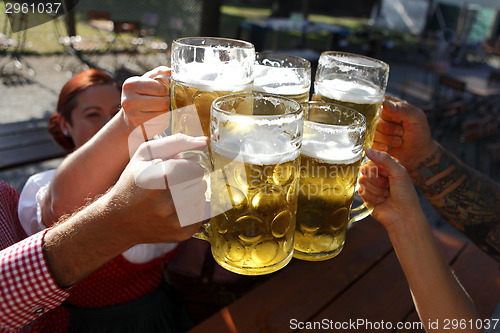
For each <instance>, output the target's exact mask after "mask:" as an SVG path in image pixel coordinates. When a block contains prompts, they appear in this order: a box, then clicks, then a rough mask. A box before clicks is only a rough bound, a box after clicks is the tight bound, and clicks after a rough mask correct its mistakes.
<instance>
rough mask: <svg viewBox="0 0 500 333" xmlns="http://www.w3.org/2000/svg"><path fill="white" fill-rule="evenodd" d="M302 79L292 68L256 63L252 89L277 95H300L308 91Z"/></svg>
mask: <svg viewBox="0 0 500 333" xmlns="http://www.w3.org/2000/svg"><path fill="white" fill-rule="evenodd" d="M303 80H304V79H303V78H302V77H301V76H300V74H299V73H298V72H297V69H294V68H279V67H268V66H263V65H256V66H255V67H254V83H253V89H254V91H259V92H264V93H271V94H278V95H300V94H303V93H306V92H308V91H309V86H305V85H304V84H303V83H301V81H303Z"/></svg>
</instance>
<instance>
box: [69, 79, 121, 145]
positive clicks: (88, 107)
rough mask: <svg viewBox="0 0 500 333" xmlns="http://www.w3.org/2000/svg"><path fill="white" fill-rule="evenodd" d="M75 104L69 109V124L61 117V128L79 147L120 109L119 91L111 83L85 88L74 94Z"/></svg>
mask: <svg viewBox="0 0 500 333" xmlns="http://www.w3.org/2000/svg"><path fill="white" fill-rule="evenodd" d="M76 102H77V106H76V107H75V108H74V109H73V110H72V111H71V124H69V123H68V122H67V121H65V120H64V119H63V118H62V117H61V121H60V123H61V129H62V130H63V131H66V132H67V133H68V134H69V136H71V138H72V139H73V142H74V143H75V147H76V148H79V147H81V146H82V145H83V144H84V143H85V142H87V141H88V140H89V139H90V138H92V137H93V136H94V134H96V133H97V132H98V131H99V130H100V129H101V128H102V127H103V126H104V125H105V124H106V123H107V122H108V121H110V120H111V118H113V117H114V115H115V114H116V113H118V111H119V110H120V92H119V91H118V89H117V88H116V87H115V86H113V85H101V86H93V87H90V88H87V89H86V90H84V91H83V92H81V93H79V94H78V95H76Z"/></svg>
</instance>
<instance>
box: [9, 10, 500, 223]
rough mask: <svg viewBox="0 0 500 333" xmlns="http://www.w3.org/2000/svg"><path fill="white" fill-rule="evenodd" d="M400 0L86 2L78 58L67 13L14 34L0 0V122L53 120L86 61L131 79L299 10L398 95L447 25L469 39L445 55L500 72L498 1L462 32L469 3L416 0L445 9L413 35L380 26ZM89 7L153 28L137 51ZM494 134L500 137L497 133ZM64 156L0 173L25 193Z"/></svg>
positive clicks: (322, 37)
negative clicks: (366, 61)
mask: <svg viewBox="0 0 500 333" xmlns="http://www.w3.org/2000/svg"><path fill="white" fill-rule="evenodd" d="M66 1H70V0H66ZM394 1H403V2H404V1H407V0H364V1H347V0H341V1H322V0H309V1H308V0H294V1H288V0H286V1H285V0H183V1H177V0H170V1H165V0H148V1H145V0H121V1H113V0H81V1H79V2H78V3H77V4H76V7H75V9H74V11H73V14H74V19H75V20H74V23H75V25H74V30H75V35H78V36H81V37H80V39H78V40H76V39H73V41H74V42H75V43H74V45H75V47H76V48H77V49H79V51H81V54H80V55H79V57H76V56H75V53H74V52H71V51H72V50H71V49H70V47H69V43H68V41H70V39H69V36H68V33H67V31H68V30H67V29H66V26H65V22H64V20H63V18H58V19H56V20H52V21H50V22H47V23H45V24H42V25H39V26H36V27H33V28H31V29H29V30H26V31H21V32H19V33H12V32H11V31H10V26H9V24H8V22H7V17H6V15H5V14H4V10H3V3H0V9H1V10H2V11H1V13H0V28H1V29H2V31H1V34H0V87H1V88H0V92H1V94H2V98H0V124H2V123H10V122H16V121H21V120H28V119H39V118H48V117H49V116H50V114H51V113H52V112H53V111H54V110H55V104H56V102H57V96H58V93H59V90H60V88H61V87H62V85H63V84H64V83H65V82H66V81H67V79H68V78H69V77H70V76H71V75H72V74H74V73H75V72H78V71H79V70H81V69H83V68H85V66H86V65H85V63H84V62H82V60H88V61H89V62H90V63H91V64H98V65H99V66H100V67H102V68H104V69H107V70H109V71H112V72H114V73H115V74H116V75H117V76H119V77H120V78H121V79H122V80H124V79H125V78H126V77H128V76H131V75H140V74H142V73H144V72H145V71H146V70H148V69H150V68H153V67H154V66H157V65H161V64H164V65H169V64H170V60H169V58H170V57H169V47H170V44H171V41H172V40H173V39H175V38H178V37H183V36H196V35H214V36H215V35H218V36H221V37H229V38H241V37H242V35H241V34H240V33H241V29H239V28H241V23H242V22H244V21H245V20H248V19H255V18H265V17H269V16H284V17H289V16H290V15H291V14H293V13H299V14H301V15H302V16H303V17H307V18H308V19H309V20H310V21H315V22H323V23H327V24H338V25H340V26H342V27H343V31H345V32H346V33H345V35H344V34H343V35H342V36H341V37H342V39H343V40H342V43H340V44H338V42H339V41H338V40H337V41H336V42H337V44H336V45H337V46H338V47H341V48H342V49H344V50H346V51H350V52H355V53H362V54H368V55H372V56H375V57H378V58H380V59H382V60H385V61H387V62H388V63H389V64H390V66H391V73H390V79H389V87H388V92H389V93H391V94H395V95H398V94H399V93H400V87H401V84H402V82H403V81H404V80H405V79H408V78H411V79H414V80H416V81H424V80H425V73H424V72H423V71H422V67H423V64H424V63H425V62H426V61H427V60H429V59H431V58H432V57H433V56H434V53H433V52H434V51H435V49H436V45H437V44H436V43H437V41H438V39H437V38H436V36H437V35H438V33H439V31H442V30H444V29H448V30H452V31H454V33H455V34H456V35H455V36H456V37H460V34H462V41H463V43H462V44H461V45H460V46H461V47H462V49H461V50H462V51H463V52H461V53H459V54H458V55H457V54H456V55H455V56H454V57H453V58H449V59H446V60H447V61H449V62H450V64H451V71H452V72H455V73H459V74H460V73H465V74H467V73H475V74H478V75H483V76H486V75H487V73H488V72H489V70H491V69H494V68H497V69H498V68H500V54H489V53H486V52H485V50H484V48H483V47H482V43H483V42H484V41H486V40H488V39H495V38H499V37H500V24H499V21H500V16H499V15H498V11H499V7H500V6H499V5H497V7H496V8H490V7H485V8H480V9H479V10H478V9H477V8H476V9H474V8H472V9H471V10H472V11H474V13H475V15H474V22H473V23H474V24H469V27H468V29H467V31H464V28H463V26H462V25H463V21H460V18H461V17H462V18H463V17H465V16H463V13H464V8H465V7H462V6H460V5H452V4H451V5H450V3H437V1H435V0H418V1H420V2H421V3H423V2H429V4H431V5H432V4H433V6H434V5H436V6H438V7H439V8H440V10H441V12H440V13H441V18H439V17H437V16H436V15H430V14H432V13H431V12H429V11H425V13H424V14H425V17H421V18H420V21H423V23H422V22H421V24H423V29H421V31H420V32H419V33H412V32H410V31H408V30H407V29H404V27H403V28H402V29H400V28H391V29H390V28H388V27H387V26H388V25H390V22H385V24H384V25H380V24H375V23H377V21H378V22H380V19H381V18H382V19H384V20H386V21H387V20H388V19H389V20H390V18H388V17H384V15H383V14H384V13H383V10H384V6H385V9H387V7H388V6H389V5H390V4H391V3H393V2H394ZM418 1H417V2H418ZM443 1H459V0H443ZM477 1H489V0H477ZM91 10H94V11H108V12H109V13H110V14H111V16H112V19H113V20H115V21H141V19H143V20H144V19H145V18H148V17H149V20H144V22H143V27H144V28H149V29H151V30H150V31H153V32H154V33H153V34H152V35H151V36H143V37H144V39H143V40H142V41H141V44H140V45H135V46H134V47H133V48H130V46H131V45H130V43H129V42H130V41H132V40H133V39H134V38H136V37H137V36H136V35H128V34H123V35H120V36H117V35H115V34H114V33H113V32H112V31H103V30H97V29H96V28H94V27H92V26H91V25H90V24H89V22H88V19H87V14H88V12H89V11H91ZM457 10H458V11H457ZM465 13H467V12H465ZM457 14H458V15H457ZM28 19H30V18H29V16H28ZM382 21H383V20H382ZM485 22H486V23H487V24H486V23H485ZM388 23H389V24H388ZM469 23H470V22H469ZM70 30H71V29H70ZM243 37H245V36H243ZM263 38H264V39H263V48H265V49H269V48H270V47H271V38H270V37H269V36H268V35H264V37H263ZM305 38H306V39H307V40H305ZM328 38H329V36H328V35H327V33H324V32H323V33H322V32H318V33H313V34H308V35H307V36H304V35H303V34H302V33H301V32H300V31H292V32H288V33H280V38H279V39H278V45H277V48H278V49H279V50H281V51H282V52H287V50H290V51H292V50H293V51H296V50H307V51H311V52H310V53H307V54H308V55H311V54H312V55H313V56H312V57H313V58H314V56H315V55H319V53H320V52H322V51H324V50H325V45H326V42H327V40H328ZM471 39H472V42H470V40H471ZM120 40H121V41H125V43H123V42H120ZM250 41H252V40H250ZM252 42H253V41H252ZM448 42H452V41H448ZM453 42H457V40H454V41H453ZM111 44H113V45H111ZM111 51H112V52H111ZM16 59H17V60H20V64H21V65H22V67H20V68H17V67H16V66H15V65H16V64H17V63H15V60H16ZM312 60H313V62H314V59H312ZM30 67H31V68H32V69H34V70H35V73H34V75H33V73H30V72H29V71H27V69H29V68H30ZM442 139H443V142H442V143H443V144H444V145H445V146H446V147H448V148H449V149H452V150H453V151H455V152H456V154H457V155H459V156H463V152H464V151H465V150H469V151H470V150H471V149H472V150H474V149H480V148H481V144H483V143H484V142H474V143H471V144H468V145H467V147H466V146H465V145H464V144H463V143H461V142H460V129H459V128H457V129H455V131H454V132H453V133H450V135H447V136H446V137H444V138H442ZM488 140H490V141H491V140H500V137H495V138H488ZM481 149H482V148H481ZM481 158H482V159H484V161H483V160H481V163H480V165H478V167H480V168H483V170H482V171H484V172H486V173H490V174H491V175H492V176H493V177H495V178H496V179H497V180H499V179H500V172H499V171H498V170H499V169H500V168H499V167H498V165H497V164H496V163H494V162H493V161H491V160H489V159H488V156H487V155H486V153H485V152H484V153H483V151H482V152H481ZM59 162H60V160H53V161H48V162H44V163H39V164H36V165H30V166H26V167H20V168H16V169H12V170H8V171H2V172H0V179H2V180H4V181H7V182H8V183H9V184H11V185H13V186H14V187H15V188H17V189H18V190H21V188H22V186H23V184H24V182H25V180H26V179H27V177H28V176H29V175H31V174H34V173H36V172H40V171H43V170H46V169H48V168H53V167H56V166H57V165H58V164H59ZM422 204H423V206H424V208H425V209H426V212H427V214H428V217H429V219H430V220H431V222H433V223H435V224H438V225H443V224H442V223H441V222H440V219H439V217H438V216H437V214H436V213H435V212H433V210H432V208H430V206H429V205H428V204H427V203H426V202H425V200H422Z"/></svg>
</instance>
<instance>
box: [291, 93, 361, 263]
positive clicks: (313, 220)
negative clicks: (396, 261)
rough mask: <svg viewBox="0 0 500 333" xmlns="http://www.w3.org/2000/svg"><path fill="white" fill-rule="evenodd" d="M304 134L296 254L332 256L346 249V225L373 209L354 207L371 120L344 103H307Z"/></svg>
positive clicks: (311, 257) (318, 257) (316, 257)
mask: <svg viewBox="0 0 500 333" xmlns="http://www.w3.org/2000/svg"><path fill="white" fill-rule="evenodd" d="M302 106H303V108H304V118H305V120H304V133H303V140H302V148H301V151H300V180H299V191H298V207H297V226H296V231H295V251H294V255H293V256H294V257H295V258H298V259H302V260H308V261H320V260H327V259H330V258H333V257H335V256H336V255H337V254H338V253H339V252H340V251H341V250H342V248H343V246H344V242H345V239H346V232H347V226H348V225H349V224H350V223H351V222H355V221H358V220H360V219H362V218H364V217H365V216H366V215H367V214H368V213H369V210H368V209H367V208H366V207H365V206H363V207H361V206H360V207H357V208H356V209H352V207H351V205H352V202H353V198H354V195H355V191H356V189H355V188H356V184H357V179H358V174H359V170H360V166H361V164H362V161H363V151H364V150H363V142H364V139H365V132H366V122H365V117H363V116H362V115H361V114H360V113H358V112H356V111H354V110H352V109H350V108H347V107H345V106H342V105H336V104H331V103H324V102H309V103H302Z"/></svg>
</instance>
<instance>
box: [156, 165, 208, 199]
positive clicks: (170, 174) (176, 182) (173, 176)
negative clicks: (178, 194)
mask: <svg viewBox="0 0 500 333" xmlns="http://www.w3.org/2000/svg"><path fill="white" fill-rule="evenodd" d="M163 164H164V170H165V175H166V177H167V182H168V186H169V187H172V186H178V189H179V190H185V189H186V188H188V187H189V186H191V185H195V184H196V183H199V182H201V181H202V180H203V176H204V171H203V168H202V167H201V166H199V165H198V164H196V163H194V162H192V161H188V160H184V159H169V160H166V161H164V162H163ZM203 193H204V192H203Z"/></svg>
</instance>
